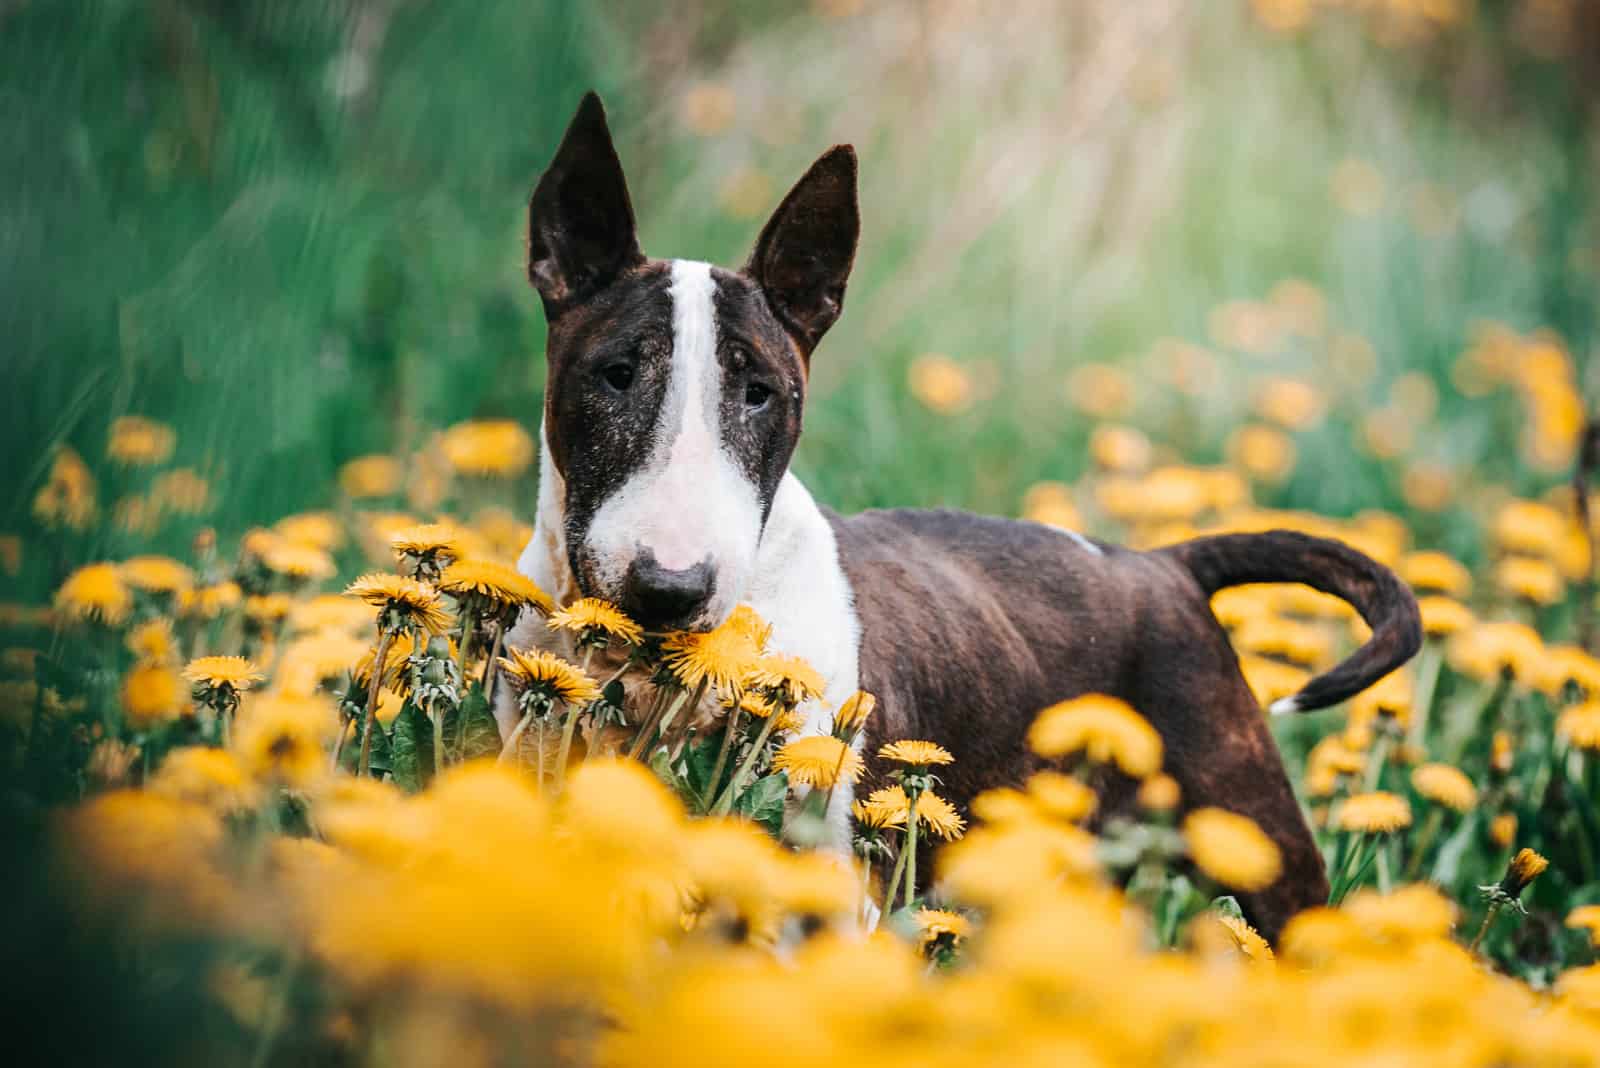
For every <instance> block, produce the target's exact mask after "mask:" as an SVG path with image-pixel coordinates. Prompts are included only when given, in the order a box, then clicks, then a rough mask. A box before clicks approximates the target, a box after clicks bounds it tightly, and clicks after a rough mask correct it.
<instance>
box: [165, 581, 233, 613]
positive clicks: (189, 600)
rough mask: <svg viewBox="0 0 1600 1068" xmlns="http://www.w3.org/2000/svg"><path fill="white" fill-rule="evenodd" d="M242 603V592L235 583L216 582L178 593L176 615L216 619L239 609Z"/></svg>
mask: <svg viewBox="0 0 1600 1068" xmlns="http://www.w3.org/2000/svg"><path fill="white" fill-rule="evenodd" d="M243 601H244V592H243V591H242V590H240V589H239V584H238V583H237V582H233V581H231V580H230V581H226V582H216V583H212V584H210V585H205V586H199V587H196V588H195V589H192V590H187V591H179V593H178V614H179V615H182V616H184V617H185V618H188V619H216V618H217V617H218V616H220V615H222V613H224V612H226V611H228V610H229V609H232V608H237V607H239V605H240V604H241V603H243Z"/></svg>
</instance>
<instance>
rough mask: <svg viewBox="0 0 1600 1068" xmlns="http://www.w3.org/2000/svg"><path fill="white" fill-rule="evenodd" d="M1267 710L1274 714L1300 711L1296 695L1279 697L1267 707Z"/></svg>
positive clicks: (1283, 714) (1291, 713) (1282, 714)
mask: <svg viewBox="0 0 1600 1068" xmlns="http://www.w3.org/2000/svg"><path fill="white" fill-rule="evenodd" d="M1267 711H1268V712H1270V713H1271V714H1272V715H1274V716H1288V715H1293V714H1294V713H1296V712H1298V711H1300V700H1299V698H1298V697H1280V698H1278V699H1277V700H1276V701H1274V702H1272V704H1271V705H1269V706H1268V707H1267Z"/></svg>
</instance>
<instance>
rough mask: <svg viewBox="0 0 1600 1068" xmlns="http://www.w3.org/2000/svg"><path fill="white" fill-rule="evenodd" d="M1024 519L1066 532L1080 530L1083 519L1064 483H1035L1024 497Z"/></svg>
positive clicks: (1068, 487) (1068, 488) (1069, 489)
mask: <svg viewBox="0 0 1600 1068" xmlns="http://www.w3.org/2000/svg"><path fill="white" fill-rule="evenodd" d="M1022 518H1024V519H1028V520H1032V521H1033V522H1035V523H1043V524H1045V525H1046V526H1051V527H1061V528H1062V529H1064V530H1078V529H1079V528H1081V527H1082V526H1083V517H1082V516H1081V515H1080V514H1079V513H1078V506H1077V505H1076V504H1074V503H1073V500H1072V487H1071V486H1068V485H1067V484H1066V483H1064V482H1035V483H1034V484H1033V485H1032V486H1030V487H1028V492H1027V493H1025V494H1023V496H1022Z"/></svg>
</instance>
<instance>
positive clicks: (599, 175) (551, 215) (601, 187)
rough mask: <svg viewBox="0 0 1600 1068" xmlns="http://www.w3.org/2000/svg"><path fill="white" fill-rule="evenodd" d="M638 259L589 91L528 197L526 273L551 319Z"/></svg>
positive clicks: (612, 157) (624, 188)
mask: <svg viewBox="0 0 1600 1068" xmlns="http://www.w3.org/2000/svg"><path fill="white" fill-rule="evenodd" d="M643 261H644V254H643V253H642V252H640V251H639V238H638V235H637V233H636V231H635V228H634V221H633V204H632V203H631V202H630V201H629V200H628V183H627V180H626V179H625V178H624V177H623V176H622V163H621V161H620V160H618V159H617V150H616V147H615V146H614V145H612V143H611V131H610V129H608V128H607V126H606V110H605V108H604V107H603V106H602V105H601V103H600V98H599V97H598V96H596V95H595V94H594V93H592V92H591V93H588V94H586V95H585V96H584V98H583V102H582V103H580V104H579V105H578V113H577V114H576V115H574V116H573V117H572V122H571V124H570V125H568V127H567V132H566V136H564V137H563V138H562V139H561V147H560V148H559V149H557V150H556V158H555V159H554V160H552V161H551V162H550V166H549V168H548V169H547V170H546V171H545V172H544V175H543V176H542V177H541V178H540V179H539V186H538V188H537V189H535V190H534V191H533V198H532V199H531V200H530V201H529V203H528V279H529V281H531V282H532V283H533V287H534V288H535V289H537V290H538V291H539V296H540V297H542V298H543V300H544V310H545V317H546V318H547V319H549V320H550V321H552V322H554V321H555V320H556V319H557V318H558V317H559V316H560V315H561V313H562V312H564V311H566V310H567V309H568V308H570V307H571V306H572V305H573V304H576V303H578V302H579V301H582V300H586V299H587V298H589V297H591V296H593V295H594V294H595V293H598V292H599V291H600V290H602V289H604V288H605V287H606V286H608V285H610V284H611V283H612V282H613V281H615V280H616V278H617V276H618V275H620V274H621V273H622V272H623V271H625V270H627V269H628V268H630V267H632V266H635V265H636V264H639V263H641V262H643Z"/></svg>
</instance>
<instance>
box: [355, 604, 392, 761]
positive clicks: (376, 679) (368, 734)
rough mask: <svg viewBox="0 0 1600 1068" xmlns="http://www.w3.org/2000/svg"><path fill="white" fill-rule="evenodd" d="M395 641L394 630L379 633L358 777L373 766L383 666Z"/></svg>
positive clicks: (374, 655) (373, 658) (368, 689)
mask: <svg viewBox="0 0 1600 1068" xmlns="http://www.w3.org/2000/svg"><path fill="white" fill-rule="evenodd" d="M393 640H394V630H393V629H390V628H385V629H383V630H382V631H380V632H379V633H378V651H377V652H375V653H373V654H372V681H371V682H370V683H368V684H367V711H366V720H365V724H364V729H363V730H362V732H361V761H360V763H358V764H357V765H356V775H357V777H360V776H363V775H366V774H367V772H368V770H369V769H370V768H371V765H372V728H373V725H374V724H375V723H377V722H378V689H379V687H381V686H382V685H383V666H384V663H385V662H386V661H387V660H388V659H389V643H390V642H392V641H393Z"/></svg>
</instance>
